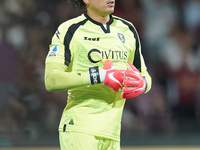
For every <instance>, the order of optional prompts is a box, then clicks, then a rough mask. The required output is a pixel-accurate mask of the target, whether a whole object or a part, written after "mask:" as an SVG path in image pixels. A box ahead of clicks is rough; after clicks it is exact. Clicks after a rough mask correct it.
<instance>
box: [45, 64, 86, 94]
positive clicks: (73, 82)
mask: <svg viewBox="0 0 200 150" xmlns="http://www.w3.org/2000/svg"><path fill="white" fill-rule="evenodd" d="M45 67H46V68H45V85H46V89H47V91H50V92H51V91H66V90H69V89H72V88H76V87H79V86H82V85H88V84H89V82H88V75H87V73H77V72H66V70H67V66H66V65H64V64H61V63H52V62H49V63H46V65H45Z"/></svg>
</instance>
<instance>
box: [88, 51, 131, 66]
mask: <svg viewBox="0 0 200 150" xmlns="http://www.w3.org/2000/svg"><path fill="white" fill-rule="evenodd" d="M95 55H99V56H100V58H99V59H98V60H96V59H95V58H94V56H95ZM127 57H128V52H127V51H113V50H108V51H100V50H98V49H91V50H90V51H89V53H88V60H89V61H90V62H92V63H98V62H100V61H101V60H102V59H121V60H126V59H127Z"/></svg>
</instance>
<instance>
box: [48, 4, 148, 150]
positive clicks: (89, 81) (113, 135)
mask: <svg viewBox="0 0 200 150" xmlns="http://www.w3.org/2000/svg"><path fill="white" fill-rule="evenodd" d="M70 3H71V4H72V5H73V6H74V7H76V8H78V9H81V8H86V12H85V13H83V14H82V15H81V16H78V17H76V18H73V19H70V20H68V21H66V22H64V23H62V24H61V25H60V26H59V27H58V30H57V31H56V32H55V34H54V36H53V38H52V42H51V45H50V48H49V49H50V50H49V53H48V55H47V57H46V63H45V85H46V89H47V90H48V91H51V92H54V91H68V101H67V105H66V107H65V109H64V111H63V114H62V117H61V121H60V125H59V140H60V146H61V149H62V150H108V149H109V150H110V149H113V150H120V131H121V117H122V112H123V108H124V104H125V101H126V99H128V98H132V97H135V96H138V95H140V94H142V93H146V92H148V91H149V90H150V88H151V77H150V76H149V74H148V72H147V68H146V65H145V62H144V59H143V56H142V54H141V46H140V40H139V37H138V34H137V31H136V29H135V28H134V26H133V25H132V24H131V23H130V22H128V21H126V20H124V19H122V18H119V17H116V16H113V15H111V14H112V13H113V11H114V6H115V0H70Z"/></svg>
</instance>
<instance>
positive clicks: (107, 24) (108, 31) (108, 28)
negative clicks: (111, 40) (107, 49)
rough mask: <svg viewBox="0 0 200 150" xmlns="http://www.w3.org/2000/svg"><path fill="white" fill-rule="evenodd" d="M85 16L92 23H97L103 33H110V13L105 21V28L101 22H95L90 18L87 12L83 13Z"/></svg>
mask: <svg viewBox="0 0 200 150" xmlns="http://www.w3.org/2000/svg"><path fill="white" fill-rule="evenodd" d="M84 15H85V17H86V18H87V19H88V20H90V21H91V22H92V23H94V24H96V25H98V26H100V27H101V29H102V30H103V31H104V32H105V33H110V25H111V24H112V23H113V17H112V15H111V14H110V20H109V21H108V22H107V23H106V26H107V29H105V27H104V26H103V24H102V23H100V22H97V21H95V20H93V19H92V18H90V17H89V16H88V14H87V12H85V13H84Z"/></svg>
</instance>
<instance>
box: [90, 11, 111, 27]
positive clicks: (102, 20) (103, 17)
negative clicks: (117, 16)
mask: <svg viewBox="0 0 200 150" xmlns="http://www.w3.org/2000/svg"><path fill="white" fill-rule="evenodd" d="M87 14H88V16H89V17H90V18H92V19H93V20H95V21H97V22H99V23H102V24H106V23H107V22H108V21H109V20H110V15H109V14H105V15H104V14H102V15H99V14H97V13H94V12H92V11H89V10H88V11H87Z"/></svg>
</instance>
